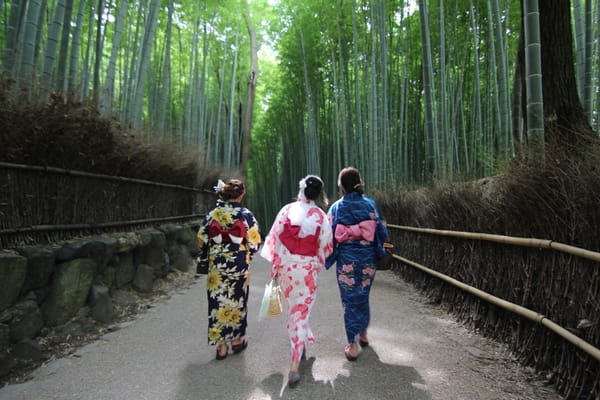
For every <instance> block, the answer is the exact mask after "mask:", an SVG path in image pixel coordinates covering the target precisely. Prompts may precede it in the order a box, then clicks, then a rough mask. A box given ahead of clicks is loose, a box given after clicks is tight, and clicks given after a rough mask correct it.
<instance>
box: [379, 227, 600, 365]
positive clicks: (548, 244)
mask: <svg viewBox="0 0 600 400" xmlns="http://www.w3.org/2000/svg"><path fill="white" fill-rule="evenodd" d="M387 226H388V228H394V229H400V230H405V231H411V232H418V233H427V234H432V235H440V236H449V237H455V238H462V239H471V240H485V241H490V242H496V243H502V244H509V245H513V246H523V247H536V248H543V249H552V250H556V251H560V252H563V253H567V254H571V255H575V256H578V257H583V258H586V259H589V260H593V261H600V253H597V252H593V251H589V250H586V249H582V248H579V247H575V246H570V245H566V244H563V243H558V242H553V241H551V240H545V239H534V238H522V237H511V236H504V235H495V234H485V233H474V232H460V231H449V230H439V229H431V228H417V227H410V226H403V225H394V224H388V225H387ZM394 258H395V259H397V260H399V261H401V262H403V263H405V264H408V265H411V266H413V267H415V268H417V269H419V270H421V271H423V272H425V273H427V274H429V275H432V276H435V277H437V278H438V279H440V280H443V281H444V282H447V283H449V284H451V285H453V286H455V287H458V288H460V289H462V290H464V291H466V292H468V293H470V294H472V295H475V296H476V297H478V298H480V299H482V300H485V301H487V302H489V303H491V304H494V305H496V306H498V307H501V308H503V309H505V310H507V311H510V312H512V313H515V314H517V315H519V316H521V317H524V318H527V319H529V320H531V321H533V322H536V323H538V324H540V325H542V326H545V327H547V328H548V329H550V330H551V331H552V332H554V333H556V334H557V335H559V336H560V337H562V338H563V339H565V340H567V341H569V342H570V343H572V344H573V345H575V346H577V347H578V348H579V349H581V350H583V351H584V352H586V353H587V354H589V355H590V356H592V357H594V358H595V359H596V360H598V361H600V349H598V348H597V347H594V346H593V345H591V344H590V343H588V342H586V341H585V340H583V339H581V338H580V337H578V336H576V335H574V334H573V333H571V332H570V331H569V330H567V329H565V328H563V327H561V326H560V325H558V324H556V323H554V322H552V321H551V320H549V319H548V318H546V317H545V316H544V315H542V314H539V313H537V312H535V311H532V310H530V309H528V308H525V307H522V306H520V305H518V304H515V303H511V302H509V301H506V300H504V299H501V298H499V297H496V296H493V295H491V294H490V293H487V292H485V291H483V290H480V289H477V288H475V287H473V286H470V285H467V284H465V283H464V282H461V281H459V280H457V279H454V278H452V277H450V276H448V275H445V274H442V273H440V272H437V271H435V270H432V269H430V268H427V267H425V266H423V265H421V264H418V263H416V262H414V261H411V260H408V259H406V258H404V257H401V256H398V255H395V254H394Z"/></svg>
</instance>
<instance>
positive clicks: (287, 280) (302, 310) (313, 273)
mask: <svg viewBox="0 0 600 400" xmlns="http://www.w3.org/2000/svg"><path fill="white" fill-rule="evenodd" d="M299 186H300V191H299V193H298V198H297V200H296V201H295V202H293V203H289V204H287V205H285V206H284V207H283V208H282V209H281V210H280V211H279V213H278V214H277V217H276V218H275V222H274V223H273V226H272V227H271V231H270V232H269V234H268V236H267V239H266V241H265V244H264V246H263V248H262V250H261V253H260V255H261V256H263V257H264V258H266V259H267V260H269V261H271V263H272V265H273V266H272V268H271V278H273V279H277V280H278V281H279V284H280V285H281V289H282V292H283V295H284V297H285V298H286V300H287V304H288V318H287V330H288V335H289V339H290V346H291V353H292V364H291V366H290V373H289V376H288V385H289V386H290V387H291V388H293V387H295V386H296V385H297V383H298V382H299V380H300V374H299V373H298V367H299V364H300V358H304V354H305V353H304V352H305V347H306V345H307V344H308V343H314V341H315V338H314V336H313V333H312V331H311V330H310V326H309V317H310V311H311V309H312V306H313V304H314V301H315V294H316V291H317V277H318V275H319V273H320V272H321V271H322V270H323V267H324V265H325V259H326V258H327V257H328V256H329V255H330V254H331V252H332V250H333V241H332V232H331V226H330V224H329V220H328V218H327V214H326V213H325V212H324V211H323V210H322V209H321V208H319V206H318V205H317V204H316V203H315V201H316V200H317V199H318V198H319V197H321V196H322V198H323V202H324V203H325V204H327V198H326V196H325V195H324V192H323V181H322V180H321V178H319V177H318V176H315V175H308V176H306V177H305V178H304V179H302V180H301V181H300V185H299Z"/></svg>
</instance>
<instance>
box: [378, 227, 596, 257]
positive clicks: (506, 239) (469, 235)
mask: <svg viewBox="0 0 600 400" xmlns="http://www.w3.org/2000/svg"><path fill="white" fill-rule="evenodd" d="M387 226H388V228H395V229H400V230H404V231H411V232H419V233H429V234H432V235H440V236H451V237H457V238H463V239H473V240H487V241H489V242H497V243H503V244H510V245H514V246H522V247H538V248H542V249H552V250H556V251H561V252H563V253H568V254H572V255H574V256H578V257H582V258H587V259H588V260H592V261H600V253H598V252H594V251H591V250H586V249H582V248H581V247H575V246H571V245H568V244H564V243H560V242H554V241H552V240H549V239H534V238H523V237H514V236H504V235H494V234H489V233H476V232H460V231H448V230H439V229H431V228H416V227H412V226H403V225H392V224H388V225H387Z"/></svg>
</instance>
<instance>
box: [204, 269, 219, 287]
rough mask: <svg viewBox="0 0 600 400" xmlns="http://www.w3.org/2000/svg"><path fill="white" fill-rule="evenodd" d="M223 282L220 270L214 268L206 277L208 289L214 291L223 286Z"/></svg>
mask: <svg viewBox="0 0 600 400" xmlns="http://www.w3.org/2000/svg"><path fill="white" fill-rule="evenodd" d="M221 283H222V282H221V275H220V274H219V271H218V270H216V269H213V270H212V271H210V272H209V273H208V276H207V277H206V289H208V290H209V291H210V292H212V291H214V290H217V289H218V288H219V286H221Z"/></svg>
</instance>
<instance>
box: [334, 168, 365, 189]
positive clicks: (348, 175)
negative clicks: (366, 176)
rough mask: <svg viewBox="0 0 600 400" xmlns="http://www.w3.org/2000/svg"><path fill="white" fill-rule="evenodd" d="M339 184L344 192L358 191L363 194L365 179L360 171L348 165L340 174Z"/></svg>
mask: <svg viewBox="0 0 600 400" xmlns="http://www.w3.org/2000/svg"><path fill="white" fill-rule="evenodd" d="M338 186H339V187H340V188H341V189H342V191H343V192H344V193H351V192H356V193H358V194H363V193H364V191H363V181H362V178H361V177H360V172H358V169H356V168H355V167H346V168H344V169H343V170H341V171H340V174H339V175H338Z"/></svg>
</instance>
